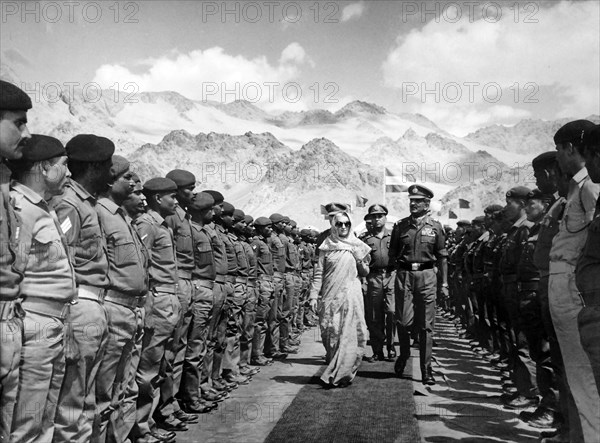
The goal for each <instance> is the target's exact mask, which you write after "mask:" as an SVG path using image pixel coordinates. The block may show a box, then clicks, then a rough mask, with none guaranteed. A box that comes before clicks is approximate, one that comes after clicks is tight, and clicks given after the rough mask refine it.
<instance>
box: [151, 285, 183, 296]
mask: <svg viewBox="0 0 600 443" xmlns="http://www.w3.org/2000/svg"><path fill="white" fill-rule="evenodd" d="M152 290H153V291H156V292H165V293H167V294H177V285H162V286H154V287H153V288H152Z"/></svg>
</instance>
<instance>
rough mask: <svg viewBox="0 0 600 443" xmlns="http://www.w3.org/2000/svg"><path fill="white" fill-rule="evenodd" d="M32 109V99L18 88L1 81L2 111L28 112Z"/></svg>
mask: <svg viewBox="0 0 600 443" xmlns="http://www.w3.org/2000/svg"><path fill="white" fill-rule="evenodd" d="M28 109H31V98H29V96H28V95H27V93H26V92H25V91H23V90H22V89H21V88H19V87H18V86H15V85H13V84H12V83H9V82H5V81H4V80H0V110H1V111H27V110H28Z"/></svg>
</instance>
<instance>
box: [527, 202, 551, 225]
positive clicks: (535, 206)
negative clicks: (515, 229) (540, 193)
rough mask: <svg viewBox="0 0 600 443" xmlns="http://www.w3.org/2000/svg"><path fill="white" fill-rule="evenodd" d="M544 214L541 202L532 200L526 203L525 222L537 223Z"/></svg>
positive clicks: (544, 206) (543, 206) (543, 205)
mask: <svg viewBox="0 0 600 443" xmlns="http://www.w3.org/2000/svg"><path fill="white" fill-rule="evenodd" d="M545 212H546V205H545V204H544V202H543V201H542V200H539V199H537V198H532V199H529V200H528V201H527V206H525V213H526V214H527V220H529V221H530V222H537V221H538V220H539V219H540V218H542V216H543V215H544V213H545Z"/></svg>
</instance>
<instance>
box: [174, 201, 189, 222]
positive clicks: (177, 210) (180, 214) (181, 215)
mask: <svg viewBox="0 0 600 443" xmlns="http://www.w3.org/2000/svg"><path fill="white" fill-rule="evenodd" d="M175 214H177V217H179V220H181V221H184V220H185V219H186V218H189V215H188V213H187V212H186V211H185V209H183V208H182V207H181V206H179V205H178V206H177V207H176V208H175Z"/></svg>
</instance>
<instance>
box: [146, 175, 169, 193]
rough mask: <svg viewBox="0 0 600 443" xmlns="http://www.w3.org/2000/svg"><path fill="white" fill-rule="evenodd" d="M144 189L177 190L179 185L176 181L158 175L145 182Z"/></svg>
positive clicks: (148, 190) (152, 190) (155, 191)
mask: <svg viewBox="0 0 600 443" xmlns="http://www.w3.org/2000/svg"><path fill="white" fill-rule="evenodd" d="M144 191H147V192H153V193H158V192H175V191H177V185H176V184H175V182H174V181H173V180H171V179H168V178H163V177H156V178H151V179H150V180H148V181H147V182H146V183H144Z"/></svg>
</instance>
